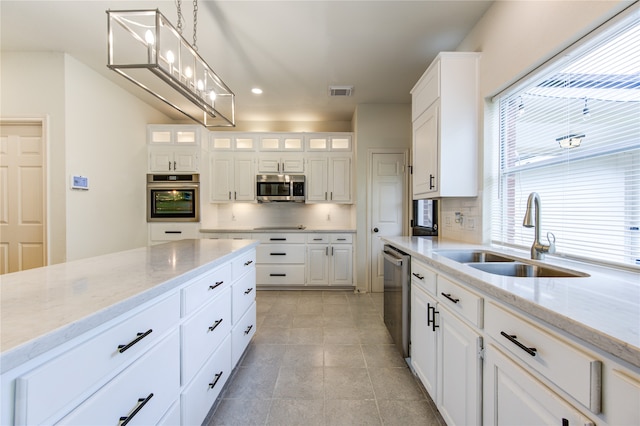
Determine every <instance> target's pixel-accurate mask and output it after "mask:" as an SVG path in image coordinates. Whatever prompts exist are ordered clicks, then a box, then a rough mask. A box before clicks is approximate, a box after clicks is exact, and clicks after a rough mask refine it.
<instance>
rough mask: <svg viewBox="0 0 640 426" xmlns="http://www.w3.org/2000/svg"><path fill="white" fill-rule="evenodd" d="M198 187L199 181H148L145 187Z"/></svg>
mask: <svg viewBox="0 0 640 426" xmlns="http://www.w3.org/2000/svg"><path fill="white" fill-rule="evenodd" d="M198 187H200V184H199V183H185V182H175V183H169V182H166V183H165V182H163V183H157V182H154V183H148V184H147V188H149V189H192V188H198Z"/></svg>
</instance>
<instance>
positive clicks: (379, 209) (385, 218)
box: [369, 152, 407, 293]
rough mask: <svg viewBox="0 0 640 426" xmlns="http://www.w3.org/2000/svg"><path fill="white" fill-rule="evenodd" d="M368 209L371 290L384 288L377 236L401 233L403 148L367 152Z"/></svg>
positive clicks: (380, 250)
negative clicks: (368, 153)
mask: <svg viewBox="0 0 640 426" xmlns="http://www.w3.org/2000/svg"><path fill="white" fill-rule="evenodd" d="M370 158H371V160H370V161H371V164H370V167H369V170H370V182H371V186H370V191H371V193H370V194H371V197H369V200H370V201H369V202H370V205H369V212H370V218H371V219H370V222H369V224H370V229H369V232H370V234H369V235H370V238H369V265H370V271H369V276H370V277H371V291H372V292H375V293H380V292H382V291H384V261H383V257H382V246H383V245H384V244H383V243H382V242H381V241H380V238H379V237H382V236H384V237H388V236H397V235H402V231H403V228H404V220H405V217H406V209H407V200H406V174H405V173H406V171H405V170H406V167H405V158H406V154H405V153H404V152H401V153H400V152H393V153H386V152H385V153H373V154H372V155H371V157H370Z"/></svg>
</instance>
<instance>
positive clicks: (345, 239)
mask: <svg viewBox="0 0 640 426" xmlns="http://www.w3.org/2000/svg"><path fill="white" fill-rule="evenodd" d="M331 243H332V244H353V234H331Z"/></svg>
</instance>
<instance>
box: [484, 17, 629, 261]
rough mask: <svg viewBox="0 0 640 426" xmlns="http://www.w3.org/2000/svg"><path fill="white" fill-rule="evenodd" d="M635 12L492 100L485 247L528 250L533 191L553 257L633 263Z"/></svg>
mask: <svg viewBox="0 0 640 426" xmlns="http://www.w3.org/2000/svg"><path fill="white" fill-rule="evenodd" d="M638 10H639V9H638V8H635V13H633V14H631V15H630V17H627V18H625V19H620V20H619V22H618V23H617V24H615V25H610V26H609V29H607V30H605V31H600V34H598V35H597V36H592V37H591V38H590V39H589V40H587V41H583V42H582V43H581V46H580V47H579V48H574V49H572V51H570V52H565V53H563V54H562V55H559V56H561V57H562V59H560V60H556V61H555V62H554V63H553V64H550V65H547V66H545V67H544V70H543V71H539V72H536V73H535V75H534V76H533V77H529V78H527V80H526V81H525V82H523V83H518V85H517V88H515V87H514V88H513V89H511V90H510V91H508V92H507V93H506V94H504V95H500V96H499V97H497V99H496V104H495V105H494V107H495V111H496V112H497V118H496V122H497V125H498V128H497V135H498V136H499V150H498V151H499V160H498V165H497V176H495V179H494V184H493V187H492V191H493V193H492V196H493V197H494V200H492V206H493V212H492V224H491V225H492V240H493V241H494V242H495V243H498V244H505V245H513V246H522V247H530V246H531V243H532V241H533V239H534V232H535V229H532V228H524V227H523V226H522V220H523V218H524V214H525V208H526V204H527V198H528V196H529V194H530V193H531V192H537V193H538V194H539V195H540V198H541V200H542V203H541V204H542V208H541V212H542V214H541V221H542V224H541V228H542V229H541V236H542V241H543V243H546V238H545V235H546V234H547V232H552V233H553V234H554V235H555V238H556V250H557V253H558V254H560V255H564V256H567V257H576V258H583V259H588V260H597V261H600V262H604V263H612V264H619V265H620V264H621V265H626V266H630V265H640V18H639V17H638V16H639V13H638Z"/></svg>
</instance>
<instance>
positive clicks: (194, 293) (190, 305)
mask: <svg viewBox="0 0 640 426" xmlns="http://www.w3.org/2000/svg"><path fill="white" fill-rule="evenodd" d="M230 285H231V265H229V264H226V265H224V266H222V267H220V268H217V269H216V270H214V271H211V272H208V273H206V274H203V275H202V276H200V277H198V278H195V279H194V280H193V283H192V284H189V285H188V286H187V287H185V288H184V289H183V290H182V316H183V317H184V316H187V315H189V314H191V313H192V312H194V311H195V310H196V309H198V308H199V307H200V306H202V305H203V304H204V303H206V302H208V301H210V300H213V299H214V298H215V297H216V296H218V295H220V294H221V293H222V291H223V290H224V289H226V288H228V287H229V286H230Z"/></svg>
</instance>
